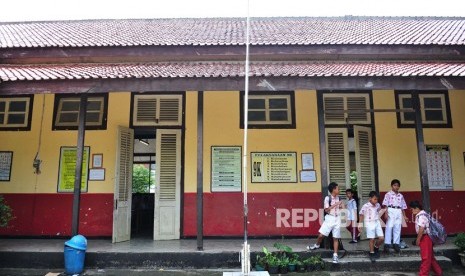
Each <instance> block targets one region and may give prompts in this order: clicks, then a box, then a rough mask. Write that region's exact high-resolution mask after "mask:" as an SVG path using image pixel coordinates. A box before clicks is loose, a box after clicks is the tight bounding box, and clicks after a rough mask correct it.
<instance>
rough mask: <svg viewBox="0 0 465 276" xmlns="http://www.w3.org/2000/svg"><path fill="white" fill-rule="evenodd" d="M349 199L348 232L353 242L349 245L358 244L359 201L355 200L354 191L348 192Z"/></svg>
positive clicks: (348, 190) (349, 190)
mask: <svg viewBox="0 0 465 276" xmlns="http://www.w3.org/2000/svg"><path fill="white" fill-rule="evenodd" d="M346 197H347V224H346V225H347V227H346V228H347V230H348V231H349V233H350V236H351V238H352V240H351V241H350V242H349V243H357V238H358V231H357V201H355V199H354V192H353V191H352V189H347V190H346Z"/></svg>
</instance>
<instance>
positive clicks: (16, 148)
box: [0, 17, 465, 241]
mask: <svg viewBox="0 0 465 276" xmlns="http://www.w3.org/2000/svg"><path fill="white" fill-rule="evenodd" d="M245 42H246V21H245V19H243V18H242V19H239V18H215V19H146V20H86V21H56V22H27V23H24V22H19V23H0V194H1V195H3V196H4V198H5V200H6V202H7V203H8V204H9V205H10V206H11V207H12V209H13V215H14V217H15V219H14V220H12V221H11V223H10V225H9V226H8V227H7V228H0V235H1V236H28V237H30V236H32V237H40V236H44V237H56V236H69V235H71V224H72V208H73V203H74V202H75V200H74V199H73V195H74V193H73V187H74V181H75V179H76V176H75V174H76V173H75V170H76V159H77V158H79V156H81V153H82V156H83V163H82V171H83V173H82V179H81V195H80V209H79V210H80V211H79V233H80V234H83V235H85V236H88V237H111V236H112V237H113V241H124V240H128V239H130V238H131V234H132V235H133V236H134V235H136V234H137V233H138V232H141V231H139V230H140V229H139V228H144V231H146V233H148V238H150V239H151V238H153V239H157V240H163V239H180V238H186V237H196V236H197V235H202V236H205V237H241V236H242V235H243V229H244V221H243V220H244V217H243V191H244V188H243V174H246V175H247V189H248V234H249V235H250V236H255V237H268V236H286V237H288V236H289V237H290V236H301V237H305V236H309V235H316V234H317V231H318V229H319V223H318V221H313V220H309V219H308V218H309V217H310V216H312V215H313V212H314V211H313V210H318V209H320V208H321V206H322V199H323V196H324V195H326V187H327V185H328V183H329V182H332V181H336V182H337V183H339V184H340V186H341V191H344V190H345V188H348V187H350V186H351V176H352V181H354V182H356V183H357V185H358V192H359V194H360V197H361V200H362V201H366V199H367V195H368V193H369V192H370V191H371V190H376V191H379V192H380V193H381V194H382V195H383V194H384V193H385V192H387V191H389V190H390V181H391V180H392V179H393V178H397V179H399V180H400V181H401V184H402V186H401V192H402V193H403V194H404V196H405V198H406V200H407V202H408V201H411V200H416V199H418V200H421V199H422V192H421V191H422V187H421V185H422V183H423V184H424V183H426V184H427V185H428V186H427V187H426V188H428V189H429V198H430V203H431V209H432V210H433V211H435V212H437V214H438V216H439V218H440V220H441V221H442V222H443V224H444V225H445V226H446V228H447V230H448V231H449V232H450V233H451V234H453V233H457V232H460V231H465V219H464V216H463V214H462V212H463V208H464V200H463V199H464V198H465V160H464V159H465V109H464V106H465V18H439V17H434V18H414V17H408V18H400V17H399V18H396V17H385V18H384V17H335V18H252V19H251V28H250V67H249V69H250V72H249V93H248V94H249V95H248V102H247V105H248V113H247V114H248V146H247V152H245V153H244V145H243V133H244V121H243V119H244V118H243V117H244V108H245V106H246V105H245V102H244V100H245V98H246V96H247V95H246V93H245V92H244V90H245V77H244V76H245V53H246V43H245ZM84 111H85V112H84ZM79 114H81V115H85V125H86V127H85V131H84V129H83V127H81V128H79V125H80V120H79V118H80V117H81V118H84V116H79ZM416 118H418V119H416ZM83 124H84V119H81V126H83ZM79 139H83V141H84V142H83V145H84V147H79V145H78V144H79V142H78V141H79ZM81 141H82V140H81ZM78 149H79V150H78ZM81 150H82V151H81ZM244 154H245V155H246V157H247V158H246V159H247V162H248V163H247V166H244V164H243V162H242V156H243V155H244ZM134 164H143V165H144V166H146V167H148V168H150V170H151V171H152V174H153V175H154V178H153V179H154V183H153V185H154V187H155V188H154V192H153V193H150V192H147V193H146V194H145V195H143V196H142V197H141V195H136V194H134V195H133V194H132V171H133V165H134ZM149 181H150V180H149ZM78 183H79V182H78ZM423 190H425V187H424V188H423ZM136 197H137V199H136ZM141 198H143V201H144V202H142V203H143V204H137V205H136V204H133V200H134V201H135V200H137V201H138V202H139V203H140V202H141ZM361 204H363V203H361ZM140 206H142V207H140ZM136 217H137V219H136ZM286 222H287V223H288V224H286ZM198 226H200V227H202V229H199V228H198ZM403 233H404V234H413V233H414V228H413V226H412V225H409V227H408V228H406V229H405V230H404V231H403Z"/></svg>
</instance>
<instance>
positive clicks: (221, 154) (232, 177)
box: [211, 146, 242, 192]
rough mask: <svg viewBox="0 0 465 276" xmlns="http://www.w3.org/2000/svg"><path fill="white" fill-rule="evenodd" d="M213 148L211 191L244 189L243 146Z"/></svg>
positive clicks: (238, 190)
mask: <svg viewBox="0 0 465 276" xmlns="http://www.w3.org/2000/svg"><path fill="white" fill-rule="evenodd" d="M211 150H212V152H211V182H212V186H211V191H212V192H240V191H242V148H241V147H240V146H212V147H211Z"/></svg>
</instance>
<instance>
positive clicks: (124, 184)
mask: <svg viewBox="0 0 465 276" xmlns="http://www.w3.org/2000/svg"><path fill="white" fill-rule="evenodd" d="M118 134H119V143H118V151H119V156H118V172H117V175H118V187H119V189H118V200H119V201H128V198H129V194H130V193H131V192H130V191H131V185H132V158H133V151H134V150H133V145H134V144H133V140H134V134H133V131H132V130H131V129H126V128H123V127H120V128H119V130H118Z"/></svg>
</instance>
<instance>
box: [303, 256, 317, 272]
mask: <svg viewBox="0 0 465 276" xmlns="http://www.w3.org/2000/svg"><path fill="white" fill-rule="evenodd" d="M303 264H304V266H305V270H306V271H307V272H312V271H314V270H315V263H314V260H313V256H312V257H310V258H307V259H305V260H304V261H303Z"/></svg>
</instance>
